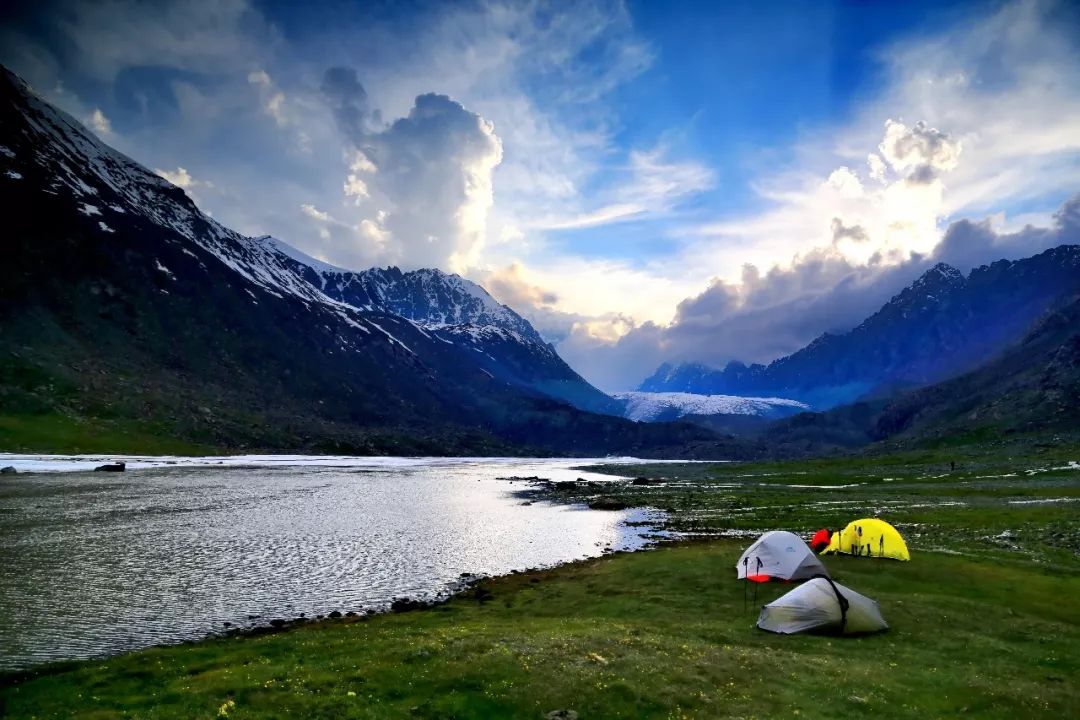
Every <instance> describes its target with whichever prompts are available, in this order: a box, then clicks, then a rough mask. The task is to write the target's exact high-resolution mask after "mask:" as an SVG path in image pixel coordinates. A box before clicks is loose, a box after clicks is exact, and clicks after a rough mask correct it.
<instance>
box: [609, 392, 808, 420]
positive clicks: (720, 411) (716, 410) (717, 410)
mask: <svg viewBox="0 0 1080 720" xmlns="http://www.w3.org/2000/svg"><path fill="white" fill-rule="evenodd" d="M613 397H614V398H615V399H616V400H618V401H620V402H622V403H623V404H624V406H625V409H624V410H623V416H624V417H627V418H629V419H630V420H637V421H639V422H660V421H668V420H677V419H679V418H681V417H686V416H687V415H697V416H712V415H752V416H754V417H759V418H780V417H787V416H788V415H794V414H796V413H799V412H802V411H804V410H809V409H810V406H809V405H807V404H806V403H801V402H799V401H797V400H787V399H785V398H758V397H738V396H735V395H694V394H692V393H683V392H657V393H654V392H640V391H638V392H621V393H615V394H614V395H613Z"/></svg>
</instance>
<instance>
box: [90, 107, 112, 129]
mask: <svg viewBox="0 0 1080 720" xmlns="http://www.w3.org/2000/svg"><path fill="white" fill-rule="evenodd" d="M86 123H87V125H89V126H90V128H91V129H92V130H93V131H94V132H96V133H97V134H98V135H109V134H110V133H112V123H110V122H109V118H107V117H105V113H103V112H101V108H94V111H93V112H92V113H90V117H88V118H87V119H86Z"/></svg>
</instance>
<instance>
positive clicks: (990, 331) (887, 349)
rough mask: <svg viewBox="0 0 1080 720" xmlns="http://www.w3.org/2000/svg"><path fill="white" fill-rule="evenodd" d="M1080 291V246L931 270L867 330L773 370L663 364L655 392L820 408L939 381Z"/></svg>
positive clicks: (831, 339)
mask: <svg viewBox="0 0 1080 720" xmlns="http://www.w3.org/2000/svg"><path fill="white" fill-rule="evenodd" d="M1077 293H1080V246H1076V245H1063V246H1061V247H1057V248H1054V249H1051V250H1047V251H1045V252H1043V253H1040V254H1039V255H1036V256H1034V257H1030V258H1027V259H1024V260H1017V261H1007V260H1000V261H998V262H995V263H993V264H991V265H986V266H983V267H980V268H976V269H974V270H972V271H971V273H970V274H969V275H968V276H967V277H964V275H963V274H962V273H961V272H959V271H958V270H956V269H955V268H952V267H950V266H948V265H945V264H939V265H936V266H934V267H933V268H931V269H930V270H928V271H927V272H926V273H925V274H923V275H922V276H921V277H920V278H918V279H917V280H916V281H915V282H914V283H912V284H911V285H910V286H909V287H907V288H905V289H904V290H903V291H901V292H900V293H899V294H897V295H896V296H895V297H893V298H892V299H891V300H890V301H889V302H888V303H886V304H885V305H884V306H883V307H882V308H881V309H880V310H878V311H877V312H876V313H874V314H873V315H871V316H870V317H869V318H867V319H866V320H865V321H863V322H862V323H861V324H860V325H859V326H858V327H856V328H854V329H853V330H851V331H849V332H847V333H843V334H835V335H834V334H824V335H822V336H820V337H818V338H817V339H816V340H814V341H813V342H812V343H810V344H809V345H807V346H806V347H805V348H803V349H802V350H799V351H798V352H796V353H793V354H792V355H788V356H786V357H782V358H779V359H778V360H774V361H773V362H772V363H770V364H768V365H749V366H747V365H744V364H742V363H738V362H733V363H730V364H728V366H727V367H725V368H724V369H722V370H717V369H711V368H707V367H705V366H702V365H699V364H689V365H680V366H672V365H670V364H665V365H662V366H661V367H660V368H659V369H658V370H657V371H656V373H654V374H653V375H652V376H651V377H650V378H648V379H646V380H645V381H644V382H643V383H642V384H641V386H640V389H641V390H643V391H649V392H665V391H667V392H692V393H699V394H731V395H755V396H761V395H770V396H778V397H785V398H793V399H797V400H801V401H803V402H806V403H809V404H811V405H813V406H815V407H818V408H829V407H834V406H837V405H841V404H844V403H849V402H852V401H854V400H856V399H858V398H860V397H873V396H875V395H881V396H886V395H889V394H891V393H892V392H894V391H897V390H900V389H904V388H913V387H919V386H924V385H928V384H932V383H936V382H940V381H942V380H944V379H946V378H949V377H952V376H955V375H957V374H960V373H963V372H966V371H968V370H971V369H973V368H975V367H977V366H978V365H980V364H981V363H983V362H985V361H986V360H987V359H988V358H991V357H993V356H994V355H995V354H997V353H999V352H1001V351H1002V349H1004V348H1005V347H1006V346H1008V345H1009V344H1011V343H1014V342H1016V341H1018V340H1019V339H1020V338H1021V337H1022V336H1023V334H1024V332H1025V331H1026V330H1027V329H1029V328H1030V327H1031V325H1032V323H1033V322H1034V321H1035V320H1036V319H1037V318H1039V317H1040V316H1041V315H1042V314H1044V313H1045V312H1047V311H1049V310H1051V309H1053V308H1055V307H1060V306H1061V305H1062V304H1064V303H1067V302H1068V301H1069V299H1070V298H1072V297H1073V296H1075V295H1076V294H1077Z"/></svg>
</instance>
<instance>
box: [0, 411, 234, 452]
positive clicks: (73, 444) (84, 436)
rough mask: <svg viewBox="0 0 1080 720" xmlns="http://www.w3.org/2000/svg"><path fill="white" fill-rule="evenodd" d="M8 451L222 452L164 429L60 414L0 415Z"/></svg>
mask: <svg viewBox="0 0 1080 720" xmlns="http://www.w3.org/2000/svg"><path fill="white" fill-rule="evenodd" d="M0 448H3V449H4V451H5V452H40V453H61V454H73V455H77V454H80V453H108V454H125V455H126V454H130V455H214V454H219V453H220V452H221V451H222V450H221V448H217V447H214V446H211V445H200V444H197V443H190V442H186V441H184V440H175V439H173V438H172V437H171V436H170V435H169V433H167V432H163V431H162V428H160V427H155V426H154V425H152V424H148V423H138V422H135V421H131V420H113V421H108V420H101V419H99V418H95V419H93V420H83V419H80V418H76V417H70V416H66V415H60V414H58V413H44V414H38V415H0Z"/></svg>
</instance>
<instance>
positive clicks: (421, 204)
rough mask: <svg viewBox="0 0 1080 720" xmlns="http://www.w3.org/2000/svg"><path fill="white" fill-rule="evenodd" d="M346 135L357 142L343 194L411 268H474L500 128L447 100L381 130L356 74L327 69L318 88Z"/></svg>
mask: <svg viewBox="0 0 1080 720" xmlns="http://www.w3.org/2000/svg"><path fill="white" fill-rule="evenodd" d="M321 90H322V93H323V95H324V96H325V97H326V98H327V101H328V103H329V104H330V106H331V109H332V110H333V113H334V115H335V117H336V119H337V122H338V126H339V128H340V129H341V132H342V133H343V134H344V135H345V136H346V137H347V138H348V140H349V141H350V142H351V143H352V144H353V145H354V150H353V152H352V154H351V158H352V159H351V163H350V165H349V171H350V172H349V174H348V175H347V176H346V178H345V182H344V186H343V191H344V193H345V195H346V196H348V197H349V198H351V199H352V200H353V202H354V204H356V205H359V206H363V207H364V208H366V209H367V211H368V213H369V216H368V217H366V218H364V219H365V220H367V221H368V222H369V227H370V228H371V230H372V231H373V232H374V233H375V234H376V235H377V237H378V238H379V239H380V242H381V249H382V250H383V252H388V253H389V254H390V256H389V257H386V258H384V259H385V260H386V261H388V262H394V263H395V264H400V265H403V266H405V267H410V268H415V267H448V268H450V269H453V270H457V271H463V270H464V269H466V268H468V267H469V266H470V265H471V264H473V263H474V262H475V258H476V257H477V256H478V254H479V252H480V250H481V249H482V248H483V246H484V243H485V240H486V234H487V216H488V211H489V210H490V209H491V206H492V204H493V202H494V197H493V194H494V193H493V183H492V174H493V171H494V170H495V168H496V166H498V164H499V162H500V161H501V160H502V152H503V151H502V143H501V141H500V140H499V138H498V136H497V135H496V134H495V128H494V126H493V125H492V124H491V123H490V122H488V121H487V120H485V119H484V118H483V117H481V116H480V115H478V114H476V113H474V112H471V111H469V110H467V109H466V108H465V107H464V106H462V105H461V103H459V102H456V101H454V100H452V99H450V98H449V97H447V96H445V95H437V94H434V93H428V94H425V95H420V96H419V97H417V98H416V101H415V104H414V106H413V107H412V109H411V110H410V111H409V114H408V115H407V116H405V117H402V118H398V119H397V120H394V121H393V122H392V123H390V124H389V125H388V126H385V127H381V128H379V127H378V122H379V116H378V115H377V114H375V113H369V111H368V108H367V93H366V92H365V91H364V88H363V86H362V85H361V84H360V82H359V81H358V80H357V77H356V72H355V71H354V70H352V69H351V68H343V67H334V68H330V69H329V70H327V71H326V73H325V74H324V77H323V83H322V86H321Z"/></svg>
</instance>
